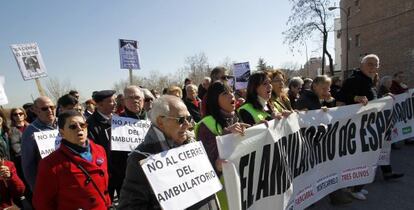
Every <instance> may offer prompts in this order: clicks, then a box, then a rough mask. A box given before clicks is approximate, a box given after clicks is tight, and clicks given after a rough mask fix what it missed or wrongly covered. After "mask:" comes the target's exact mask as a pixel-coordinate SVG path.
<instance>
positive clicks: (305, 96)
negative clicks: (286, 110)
mask: <svg viewBox="0 0 414 210" xmlns="http://www.w3.org/2000/svg"><path fill="white" fill-rule="evenodd" d="M323 106H326V107H328V108H329V107H334V106H335V99H333V98H332V101H320V100H319V97H318V96H317V95H316V94H315V93H314V92H313V91H309V90H304V91H303V92H302V94H301V95H300V97H299V99H298V101H297V102H296V109H298V110H304V109H307V110H316V109H320V108H322V107H323Z"/></svg>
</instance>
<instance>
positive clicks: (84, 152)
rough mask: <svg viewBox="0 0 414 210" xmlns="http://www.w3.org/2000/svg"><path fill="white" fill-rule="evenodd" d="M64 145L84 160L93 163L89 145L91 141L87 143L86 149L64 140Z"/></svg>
mask: <svg viewBox="0 0 414 210" xmlns="http://www.w3.org/2000/svg"><path fill="white" fill-rule="evenodd" d="M62 144H63V145H65V146H67V147H68V148H69V149H70V150H71V151H72V152H74V153H75V154H77V155H79V156H81V157H82V158H83V159H85V160H87V161H88V162H92V153H91V145H90V144H89V141H87V142H86V145H85V147H82V146H79V145H76V144H72V143H70V142H69V141H67V140H65V139H62Z"/></svg>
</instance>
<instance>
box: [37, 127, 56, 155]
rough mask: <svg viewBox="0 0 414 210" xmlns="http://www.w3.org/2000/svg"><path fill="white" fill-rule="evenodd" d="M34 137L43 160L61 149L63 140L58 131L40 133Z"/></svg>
mask: <svg viewBox="0 0 414 210" xmlns="http://www.w3.org/2000/svg"><path fill="white" fill-rule="evenodd" d="M33 135H34V138H35V141H36V144H37V148H39V153H40V156H41V157H42V159H43V158H45V157H47V156H48V155H50V153H52V152H53V151H55V150H56V149H57V148H59V145H60V141H61V139H62V138H61V136H60V135H59V131H58V130H50V131H40V132H35V133H34V134H33Z"/></svg>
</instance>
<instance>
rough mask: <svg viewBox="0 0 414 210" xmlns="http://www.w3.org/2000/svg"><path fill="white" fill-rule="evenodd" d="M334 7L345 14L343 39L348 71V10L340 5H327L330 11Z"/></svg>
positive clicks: (346, 69)
mask: <svg viewBox="0 0 414 210" xmlns="http://www.w3.org/2000/svg"><path fill="white" fill-rule="evenodd" d="M335 9H340V10H341V11H342V12H343V13H344V14H345V17H346V24H345V25H346V27H345V34H346V37H345V40H346V42H345V46H346V48H345V49H346V51H345V52H346V53H345V71H348V70H349V69H348V51H349V49H348V42H349V38H348V35H349V34H348V12H347V11H346V10H345V9H344V8H342V7H328V10H329V11H332V10H335ZM341 22H342V21H341ZM341 25H342V24H341ZM341 28H342V27H341ZM345 71H344V74H345ZM344 79H345V75H344Z"/></svg>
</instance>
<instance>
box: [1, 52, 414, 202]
mask: <svg viewBox="0 0 414 210" xmlns="http://www.w3.org/2000/svg"><path fill="white" fill-rule="evenodd" d="M379 64H380V62H379V58H378V57H377V56H376V55H373V54H371V55H367V56H365V57H364V58H363V59H362V61H361V66H360V69H359V70H357V71H355V72H354V74H353V75H352V76H351V77H350V78H348V79H346V80H344V81H343V82H342V80H341V79H340V78H338V77H332V78H331V77H329V76H326V75H319V76H317V77H315V78H300V77H293V78H287V77H286V76H285V75H284V73H283V72H282V71H280V70H268V71H259V72H255V73H253V74H252V75H251V76H250V78H249V80H248V84H247V88H246V89H244V90H234V88H233V87H231V85H230V84H228V80H229V79H230V78H232V76H231V75H229V72H228V70H227V69H226V68H224V67H216V68H214V69H213V70H212V71H211V75H210V77H206V78H204V79H203V81H202V83H201V84H198V85H197V84H193V83H192V81H191V80H190V79H186V81H185V86H184V87H178V86H172V87H165V89H164V90H163V91H162V93H163V94H162V95H161V96H160V94H159V93H158V91H157V90H148V89H145V88H144V87H139V86H134V85H131V86H128V87H126V88H125V89H124V90H123V92H122V93H118V94H117V93H116V91H114V90H97V91H94V92H93V93H92V97H91V98H90V99H88V100H86V101H85V102H83V103H82V102H81V101H80V100H79V93H78V92H77V91H71V92H69V93H68V94H65V95H63V96H61V97H60V98H59V100H58V101H57V104H55V103H54V102H53V101H52V100H51V99H50V98H48V97H46V96H41V97H38V98H37V99H35V100H34V101H33V103H27V104H25V105H23V106H22V107H16V108H12V109H11V111H10V116H5V114H4V111H3V110H0V125H1V126H0V180H1V182H0V185H1V186H0V193H1V195H0V208H1V209H3V208H6V207H12V206H19V207H20V208H24V209H31V208H33V209H39V210H47V209H110V208H117V209H161V206H160V204H159V202H158V200H157V198H156V196H155V195H154V192H153V191H152V189H151V186H150V183H149V182H148V180H147V178H146V177H145V174H144V172H143V169H142V168H141V166H140V165H139V161H140V160H142V159H145V158H146V157H148V156H149V155H152V154H157V153H160V152H163V151H166V150H169V149H172V148H176V147H179V146H181V145H183V144H188V143H190V142H194V141H201V142H202V144H203V146H204V148H205V150H206V152H207V156H208V159H209V160H210V162H211V164H212V166H213V168H214V170H215V171H216V173H217V174H218V175H219V176H221V175H222V163H223V162H225V161H226V160H221V159H220V157H219V155H218V149H217V145H216V137H217V136H221V135H225V134H229V133H237V134H241V135H244V133H245V130H246V129H247V128H248V127H251V126H254V125H256V124H261V123H264V124H265V125H267V122H268V121H270V120H273V119H275V120H280V119H282V118H284V117H288V116H289V115H290V114H291V113H293V112H296V111H304V110H305V111H306V110H316V109H322V110H324V111H329V110H328V109H327V108H330V107H335V106H343V105H350V104H358V103H359V104H362V105H366V104H367V103H368V102H369V101H371V100H374V99H377V98H379V97H384V96H388V95H391V96H392V95H393V94H400V93H404V92H405V91H407V90H408V87H407V86H406V85H405V84H404V73H403V72H396V73H395V74H394V75H385V76H383V77H382V78H378V74H379V72H378V70H379ZM113 115H119V116H122V117H127V118H133V119H139V120H144V119H148V120H150V121H151V127H150V129H149V130H148V133H147V134H146V136H145V139H144V142H143V143H142V144H140V145H139V146H138V147H137V148H136V149H135V150H133V151H131V152H122V151H111V117H112V116H113ZM9 120H10V123H9ZM56 129H57V130H58V131H59V134H60V136H61V137H62V140H61V143H60V146H59V148H58V149H57V150H56V151H54V152H53V153H51V154H50V155H49V156H47V157H45V158H43V159H42V158H41V156H40V153H39V149H38V147H37V145H36V142H35V139H34V135H33V134H34V133H35V132H40V131H50V130H56ZM405 143H406V144H407V145H410V144H412V141H409V140H407V141H405ZM393 148H394V149H398V147H397V146H393ZM381 170H382V174H383V177H384V180H387V181H388V180H393V179H398V178H400V177H402V176H403V175H404V174H402V173H395V172H393V170H392V167H391V165H388V166H381ZM222 181H223V180H222ZM368 193H369V192H368V191H367V190H366V189H364V186H354V187H351V188H349V189H340V190H337V191H335V192H333V193H331V194H330V195H329V197H330V201H331V203H332V204H333V205H342V204H346V203H350V202H352V199H358V200H366V199H367V197H368V196H367V195H368ZM315 205H318V204H315ZM226 206H227V204H226V195H225V191H224V190H222V191H220V192H218V193H217V195H211V196H209V197H208V198H206V199H204V200H202V201H200V202H198V203H196V204H194V205H193V206H191V207H189V208H188V209H206V210H207V209H226V208H227V207H226Z"/></svg>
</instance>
